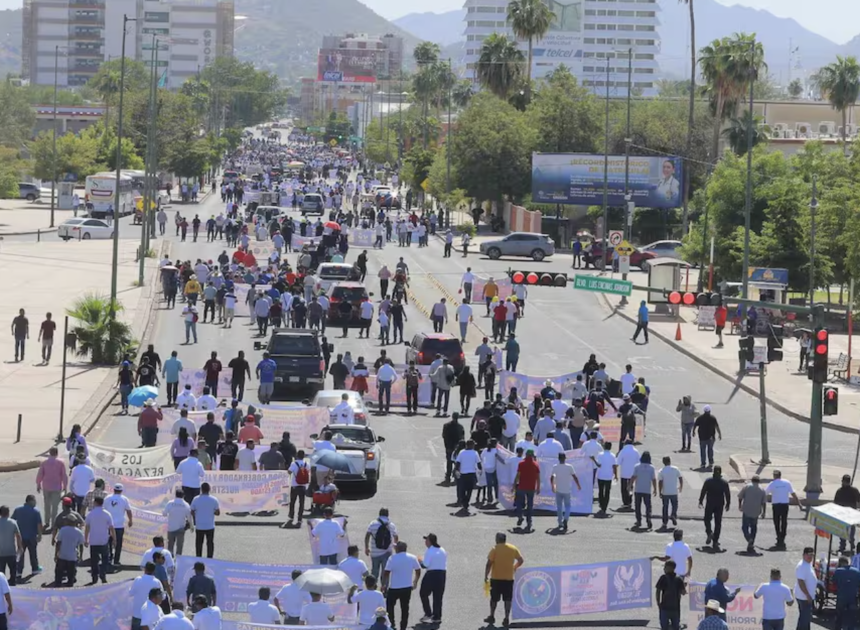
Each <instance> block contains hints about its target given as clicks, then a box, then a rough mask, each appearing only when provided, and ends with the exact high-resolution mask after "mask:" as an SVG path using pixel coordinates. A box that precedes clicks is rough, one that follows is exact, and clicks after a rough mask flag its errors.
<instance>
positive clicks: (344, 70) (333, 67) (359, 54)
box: [317, 48, 385, 83]
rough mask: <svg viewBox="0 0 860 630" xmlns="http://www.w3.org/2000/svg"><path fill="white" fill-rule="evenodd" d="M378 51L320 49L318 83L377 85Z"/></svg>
mask: <svg viewBox="0 0 860 630" xmlns="http://www.w3.org/2000/svg"><path fill="white" fill-rule="evenodd" d="M383 54H385V52H384V51H377V50H366V49H363V50H350V49H346V48H320V52H319V59H318V67H317V81H333V82H336V83H375V82H376V64H377V56H378V55H383Z"/></svg>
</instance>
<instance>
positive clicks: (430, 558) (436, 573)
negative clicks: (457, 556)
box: [420, 534, 448, 624]
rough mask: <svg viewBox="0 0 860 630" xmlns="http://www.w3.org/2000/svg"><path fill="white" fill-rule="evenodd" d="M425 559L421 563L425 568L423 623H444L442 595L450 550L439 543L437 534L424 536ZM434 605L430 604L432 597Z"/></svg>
mask: <svg viewBox="0 0 860 630" xmlns="http://www.w3.org/2000/svg"><path fill="white" fill-rule="evenodd" d="M424 546H425V547H427V551H425V552H424V559H423V560H422V561H421V565H422V566H423V567H424V569H425V571H426V572H425V573H424V579H422V580H421V591H420V595H421V605H422V606H423V607H424V616H423V617H422V618H421V623H434V624H439V623H442V597H443V596H444V595H445V577H446V576H447V574H448V552H447V551H445V549H444V548H443V547H441V546H440V545H439V539H438V538H437V537H436V534H427V535H426V536H425V537H424ZM431 597H432V598H433V606H432V607H431V606H430V598H431Z"/></svg>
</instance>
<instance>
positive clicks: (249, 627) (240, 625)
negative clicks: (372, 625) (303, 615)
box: [221, 620, 367, 630]
mask: <svg viewBox="0 0 860 630" xmlns="http://www.w3.org/2000/svg"><path fill="white" fill-rule="evenodd" d="M366 629H367V626H365V625H361V626H349V625H338V626H270V625H268V624H264V623H251V622H250V621H225V620H222V621H221V630H366Z"/></svg>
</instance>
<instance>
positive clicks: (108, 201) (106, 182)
mask: <svg viewBox="0 0 860 630" xmlns="http://www.w3.org/2000/svg"><path fill="white" fill-rule="evenodd" d="M115 196H116V173H109V172H108V173H96V174H95V175H90V176H89V177H87V183H86V188H85V197H84V200H85V202H86V205H87V210H89V213H90V216H91V217H92V218H94V219H106V218H108V217H109V216H112V215H113V214H114V204H115V203H116V199H115ZM132 212H134V189H133V186H132V178H131V177H129V176H128V175H120V185H119V212H118V216H120V217H124V216H126V215H129V214H131V213H132Z"/></svg>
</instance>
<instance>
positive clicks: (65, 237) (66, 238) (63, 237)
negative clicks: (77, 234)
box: [60, 236, 72, 241]
mask: <svg viewBox="0 0 860 630" xmlns="http://www.w3.org/2000/svg"><path fill="white" fill-rule="evenodd" d="M60 238H62V239H63V240H64V241H69V240H71V238H72V237H71V236H62V237H60Z"/></svg>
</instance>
